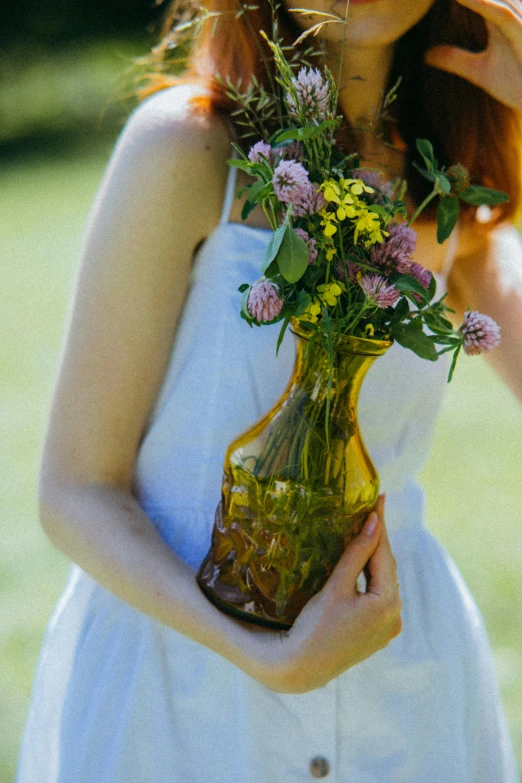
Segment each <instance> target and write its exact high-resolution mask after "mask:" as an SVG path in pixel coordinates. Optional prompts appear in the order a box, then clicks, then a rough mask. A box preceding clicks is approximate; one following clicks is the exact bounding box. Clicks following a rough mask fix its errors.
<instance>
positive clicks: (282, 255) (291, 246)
mask: <svg viewBox="0 0 522 783" xmlns="http://www.w3.org/2000/svg"><path fill="white" fill-rule="evenodd" d="M308 255H309V251H308V245H307V244H306V242H305V241H304V239H303V238H302V237H300V236H299V234H298V233H297V232H296V231H295V229H294V228H292V226H286V231H285V233H284V236H283V241H282V242H281V246H280V248H279V252H278V254H277V263H278V265H279V271H280V272H281V274H282V275H283V277H284V278H285V280H286V281H287V282H288V283H297V281H298V280H300V279H301V277H302V276H303V275H304V273H305V272H306V269H307V267H308Z"/></svg>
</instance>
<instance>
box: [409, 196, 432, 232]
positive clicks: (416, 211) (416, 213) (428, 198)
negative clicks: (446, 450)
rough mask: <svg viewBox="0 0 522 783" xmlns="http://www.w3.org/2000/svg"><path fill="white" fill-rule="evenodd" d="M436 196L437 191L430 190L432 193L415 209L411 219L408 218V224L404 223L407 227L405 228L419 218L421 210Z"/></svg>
mask: <svg viewBox="0 0 522 783" xmlns="http://www.w3.org/2000/svg"><path fill="white" fill-rule="evenodd" d="M436 195H437V191H436V190H435V189H434V190H432V192H431V193H430V194H429V196H426V198H425V199H424V201H423V202H422V204H421V205H420V206H419V207H417V209H416V210H415V212H414V213H413V215H412V216H411V218H410V219H409V220H408V222H407V223H406V225H407V226H411V224H412V223H413V222H414V221H415V220H416V219H417V218H418V217H419V215H420V213H421V212H422V210H423V209H424V208H425V207H427V206H428V204H429V203H430V201H431V200H432V199H434V198H435V196H436Z"/></svg>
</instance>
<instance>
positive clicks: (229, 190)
mask: <svg viewBox="0 0 522 783" xmlns="http://www.w3.org/2000/svg"><path fill="white" fill-rule="evenodd" d="M231 157H232V158H237V157H238V154H237V150H236V148H235V147H232V155H231ZM236 180H237V168H236V167H235V166H230V164H228V174H227V184H226V187H225V198H224V199H223V209H222V211H221V219H220V221H219V222H220V223H228V222H229V220H230V213H231V211H232V204H233V203H234V197H235V195H236Z"/></svg>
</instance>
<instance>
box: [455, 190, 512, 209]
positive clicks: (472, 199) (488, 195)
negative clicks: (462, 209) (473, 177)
mask: <svg viewBox="0 0 522 783" xmlns="http://www.w3.org/2000/svg"><path fill="white" fill-rule="evenodd" d="M459 195H460V198H461V199H462V201H465V202H466V204H472V205H473V206H474V207H479V206H480V205H481V204H487V205H488V206H491V207H493V206H495V205H496V204H504V202H506V201H509V196H508V194H507V193H504V192H503V191H502V190H492V188H485V187H483V186H482V185H470V186H469V188H466V190H463V191H462V192H461V193H460V194H459Z"/></svg>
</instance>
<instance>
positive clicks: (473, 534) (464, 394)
mask: <svg viewBox="0 0 522 783" xmlns="http://www.w3.org/2000/svg"><path fill="white" fill-rule="evenodd" d="M109 153H110V144H109V143H106V142H101V143H99V144H96V145H94V146H93V145H91V146H88V147H85V148H82V149H81V150H80V151H77V152H74V153H73V152H70V153H69V154H62V155H60V156H55V157H50V158H28V159H26V160H25V161H24V162H22V163H20V162H18V163H16V164H15V163H14V162H12V163H9V162H8V161H5V160H4V161H3V162H2V163H1V169H2V170H1V176H2V183H3V188H2V190H1V192H0V215H1V216H2V218H1V220H2V226H1V236H2V240H1V241H2V246H3V247H2V250H3V257H4V264H3V267H4V269H3V273H4V282H3V290H4V307H3V308H2V310H1V315H0V320H1V328H2V334H3V335H4V340H3V347H4V350H3V352H2V354H3V355H2V364H1V369H0V372H1V377H2V387H1V395H2V403H3V410H4V411H5V416H4V419H3V421H2V425H1V426H2V429H3V431H2V435H3V437H2V443H3V449H2V451H1V456H0V466H1V468H2V475H3V476H4V481H3V482H2V486H1V490H0V493H1V494H0V497H1V503H2V509H3V513H2V514H1V515H0V536H1V541H2V550H1V553H0V618H1V620H0V667H1V669H2V672H3V674H4V676H3V678H2V693H1V695H0V703H1V705H2V707H1V710H2V718H3V726H4V730H3V732H2V735H3V736H2V742H1V743H0V783H8V781H11V780H12V777H13V774H14V769H15V764H16V757H17V753H18V747H19V741H20V735H21V731H22V727H23V721H24V719H25V714H26V710H27V706H28V701H29V695H30V689H31V684H32V677H33V673H34V667H35V664H36V659H37V656H38V653H39V650H40V645H41V642H42V636H43V632H44V628H45V625H46V623H47V621H48V618H49V615H50V613H51V611H52V609H53V607H54V605H55V602H56V600H57V598H58V596H59V594H60V592H61V591H62V589H63V586H64V584H65V579H66V576H67V572H68V569H69V561H68V560H67V559H66V558H65V556H64V555H62V554H61V553H60V552H59V551H57V550H56V549H54V548H53V546H52V545H51V543H50V542H49V541H48V539H47V538H46V537H45V535H44V534H43V533H42V531H41V529H40V527H39V524H38V512H37V487H38V471H39V460H40V454H41V448H42V446H43V437H44V434H45V427H46V424H47V416H48V411H49V406H50V400H51V394H52V390H53V384H54V382H55V376H56V371H57V361H58V358H59V354H60V351H61V345H62V340H63V338H64V329H65V322H66V319H67V315H68V305H69V300H70V295H71V292H72V286H73V282H74V278H75V274H76V269H77V263H78V257H79V252H80V246H81V240H82V235H83V231H84V226H85V222H86V218H87V214H88V212H89V209H90V206H91V203H92V199H93V197H94V194H95V191H96V188H97V185H98V183H99V181H100V178H101V176H102V172H103V169H104V167H105V165H106V162H107V159H108V156H109ZM521 436H522V407H521V406H520V405H519V404H518V402H517V401H516V400H515V399H514V398H513V396H512V395H511V393H510V392H509V391H508V390H507V389H506V388H505V387H504V386H503V385H502V384H501V383H500V381H499V380H498V379H497V378H496V376H495V375H494V373H493V372H492V371H491V370H490V368H489V366H488V365H487V364H486V363H485V361H483V360H482V358H480V357H479V358H473V359H468V358H467V357H463V359H462V361H461V362H460V364H459V366H458V368H457V371H456V374H455V378H454V381H453V382H452V383H451V384H450V385H449V387H448V391H447V396H446V400H445V402H444V406H443V411H442V416H441V419H440V421H439V424H438V428H437V432H436V438H435V445H434V448H433V451H432V454H431V456H430V459H429V462H428V465H427V466H426V468H425V470H424V472H423V476H422V478H423V481H424V484H425V486H426V489H427V495H428V508H427V511H428V520H427V524H428V526H429V527H430V528H431V530H432V531H433V532H434V534H435V535H436V536H437V537H438V538H439V540H440V541H441V542H442V543H443V545H444V546H445V547H446V549H447V550H448V551H449V552H450V554H452V556H453V557H454V559H455V560H456V562H457V564H458V566H459V568H460V570H461V572H462V574H463V576H464V578H465V580H466V581H467V583H468V585H469V587H470V589H471V591H472V593H473V595H474V596H475V599H476V601H477V603H478V605H479V607H480V609H481V610H482V613H483V615H484V619H485V621H486V626H487V628H488V632H489V634H490V639H491V643H492V646H493V649H494V654H495V661H496V665H497V671H498V674H499V679H500V683H501V688H502V698H503V703H504V706H505V709H506V713H507V717H508V721H509V725H510V729H511V732H512V737H513V740H514V743H515V745H516V750H517V754H518V759H519V763H520V764H521V765H522V714H521V712H520V708H519V705H520V703H521V702H522V663H521V658H522V656H521V653H522V640H521V638H520V627H521V621H522V598H521V596H522V547H521V530H522V486H521V482H520V480H519V476H520V443H521V441H522V437H521ZM42 783H45V782H44V781H42Z"/></svg>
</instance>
